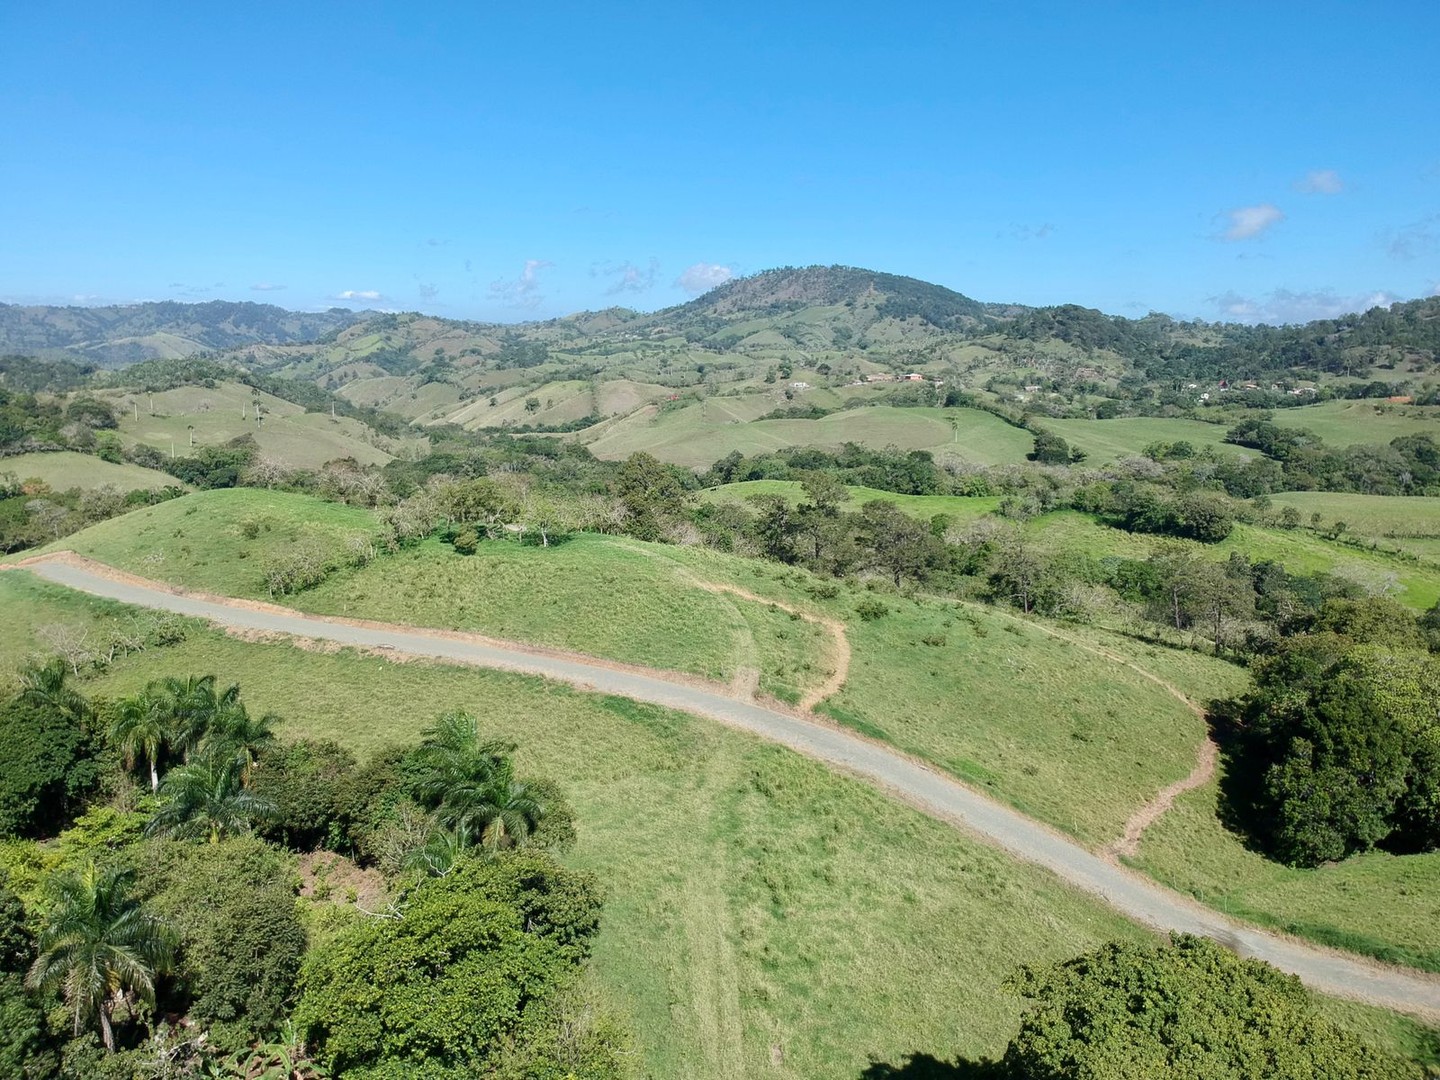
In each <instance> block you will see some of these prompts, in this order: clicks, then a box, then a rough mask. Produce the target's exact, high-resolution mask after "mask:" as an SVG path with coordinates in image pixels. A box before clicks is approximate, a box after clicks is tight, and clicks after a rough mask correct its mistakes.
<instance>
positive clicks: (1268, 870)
mask: <svg viewBox="0 0 1440 1080" xmlns="http://www.w3.org/2000/svg"><path fill="white" fill-rule="evenodd" d="M1217 794H1218V792H1217V786H1216V785H1215V784H1213V783H1212V784H1210V785H1207V786H1206V787H1204V788H1201V789H1199V790H1196V791H1194V792H1191V793H1189V794H1187V795H1185V796H1183V797H1181V798H1180V800H1179V801H1177V803H1176V804H1175V808H1174V809H1173V810H1171V812H1170V813H1169V814H1167V815H1166V816H1165V817H1163V818H1161V819H1160V821H1159V822H1158V823H1157V824H1156V825H1155V826H1153V827H1152V828H1151V830H1150V831H1149V832H1148V833H1146V835H1145V839H1144V841H1143V843H1142V844H1141V848H1140V856H1139V859H1138V860H1136V865H1138V866H1139V867H1140V868H1141V869H1143V870H1145V871H1146V873H1149V874H1151V875H1152V876H1154V877H1155V878H1156V879H1158V880H1160V881H1163V882H1164V883H1165V884H1167V885H1170V886H1172V887H1174V888H1176V889H1179V890H1180V891H1182V892H1188V893H1190V894H1192V895H1194V896H1195V897H1196V898H1198V899H1199V900H1201V901H1203V902H1204V903H1206V904H1208V905H1210V906H1211V907H1215V908H1219V909H1221V910H1222V911H1228V912H1230V913H1231V914H1234V915H1237V916H1239V917H1241V918H1244V919H1249V920H1251V921H1252V922H1258V923H1260V924H1262V925H1265V926H1273V927H1277V928H1279V929H1282V930H1286V931H1289V932H1290V933H1294V934H1299V935H1301V936H1303V937H1307V938H1311V939H1313V940H1316V941H1320V942H1323V943H1325V944H1330V945H1335V946H1337V947H1340V948H1346V949H1352V950H1354V951H1357V952H1365V953H1369V954H1371V955H1375V956H1379V957H1381V958H1382V959H1385V960H1390V961H1392V962H1395V963H1403V964H1410V965H1412V966H1416V967H1423V968H1426V969H1427V970H1430V971H1440V852H1431V853H1429V854H1426V855H1405V856H1396V855H1388V854H1385V853H1384V852H1371V853H1369V854H1366V855H1358V856H1355V857H1352V858H1349V859H1346V860H1345V861H1344V862H1343V863H1337V864H1334V865H1330V866H1322V867H1320V868H1318V869H1315V870H1303V869H1293V868H1291V867H1286V866H1281V865H1279V864H1277V863H1274V862H1271V861H1270V860H1269V859H1266V858H1265V857H1264V856H1262V855H1260V854H1258V853H1256V852H1253V851H1249V850H1247V849H1246V848H1245V846H1244V845H1243V844H1242V843H1241V842H1240V840H1239V839H1238V838H1237V837H1235V836H1234V835H1233V834H1232V833H1230V832H1228V831H1226V829H1225V828H1224V826H1222V825H1221V824H1220V821H1219V819H1218V818H1217V817H1216V812H1215V811H1216V799H1217Z"/></svg>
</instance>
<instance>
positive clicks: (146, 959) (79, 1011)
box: [25, 863, 174, 1051]
mask: <svg viewBox="0 0 1440 1080" xmlns="http://www.w3.org/2000/svg"><path fill="white" fill-rule="evenodd" d="M134 876H135V874H134V871H133V870H118V869H111V870H108V871H104V872H102V871H100V870H98V869H96V867H95V865H94V864H93V863H92V864H89V865H87V866H85V867H83V868H82V869H80V870H78V871H72V872H67V873H57V874H56V875H54V876H53V877H52V878H51V879H50V881H49V883H48V888H49V893H50V898H51V901H52V907H51V910H50V913H49V916H48V917H47V919H46V921H45V925H44V926H43V927H42V928H41V930H40V935H39V937H38V938H37V939H36V945H37V947H38V950H39V956H38V957H36V959H35V963H34V964H32V965H31V967H30V973H29V974H28V975H27V976H26V979H25V982H26V985H27V986H29V987H30V988H31V989H32V990H59V991H60V993H61V995H62V996H63V997H64V999H65V1004H66V1006H67V1007H68V1008H69V1010H70V1012H71V1014H72V1016H73V1017H74V1025H75V1034H76V1035H79V1034H80V1032H81V1031H82V1030H83V1028H84V1026H85V1025H86V1024H88V1023H89V1022H91V1021H93V1020H95V1019H96V1018H97V1017H98V1018H99V1021H100V1033H101V1035H102V1037H103V1038H104V1040H105V1049H106V1050H110V1051H113V1050H114V1049H115V1032H114V1030H113V1029H112V1027H111V1023H110V1014H111V1012H112V1010H113V1009H114V1008H115V1005H116V1004H118V1003H119V1002H120V1001H122V1000H124V997H125V995H126V994H127V993H132V994H134V995H135V996H136V997H138V998H140V999H141V1000H142V1001H145V1002H147V1003H150V1004H154V1001H155V976H156V975H159V974H162V973H163V972H165V971H166V970H167V969H168V968H169V966H170V961H171V958H172V956H173V955H174V944H173V940H172V938H171V935H170V933H169V931H168V929H167V928H166V926H165V925H164V923H162V922H161V921H160V920H159V919H157V918H155V917H154V916H153V915H150V914H147V913H146V912H145V910H144V909H143V908H142V907H141V906H140V903H139V901H138V900H135V899H133V898H132V897H131V896H130V886H131V884H132V882H133V880H134Z"/></svg>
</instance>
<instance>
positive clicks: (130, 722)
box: [110, 692, 170, 791]
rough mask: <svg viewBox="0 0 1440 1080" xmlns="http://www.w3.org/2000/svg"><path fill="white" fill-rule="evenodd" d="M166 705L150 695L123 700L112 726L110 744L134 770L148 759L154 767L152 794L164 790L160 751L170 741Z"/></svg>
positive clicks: (151, 780) (142, 693)
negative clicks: (141, 759) (161, 778)
mask: <svg viewBox="0 0 1440 1080" xmlns="http://www.w3.org/2000/svg"><path fill="white" fill-rule="evenodd" d="M169 734H170V723H169V717H168V716H167V715H166V711H165V703H164V702H163V701H161V700H160V699H158V698H156V697H154V696H153V695H151V694H150V693H148V692H141V693H139V694H135V695H133V696H131V697H127V698H121V699H120V701H119V703H118V707H117V709H116V712H115V719H114V720H113V721H111V724H110V741H111V742H112V743H114V744H115V747H116V749H118V750H119V751H120V754H121V756H122V757H123V758H124V760H125V767H126V768H127V769H133V768H134V767H135V763H136V762H137V761H138V760H139V759H140V758H142V757H143V758H144V759H145V760H146V761H147V762H149V764H150V790H151V791H159V790H160V751H161V749H163V748H164V746H165V744H166V742H167V741H168V739H169Z"/></svg>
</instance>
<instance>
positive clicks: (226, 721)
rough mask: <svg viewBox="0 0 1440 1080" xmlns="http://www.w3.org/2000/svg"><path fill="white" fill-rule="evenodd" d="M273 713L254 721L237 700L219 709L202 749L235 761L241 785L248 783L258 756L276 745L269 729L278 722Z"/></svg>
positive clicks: (212, 720) (211, 722) (272, 733)
mask: <svg viewBox="0 0 1440 1080" xmlns="http://www.w3.org/2000/svg"><path fill="white" fill-rule="evenodd" d="M278 719H279V717H277V716H276V715H275V714H274V713H266V714H265V715H264V716H262V717H260V718H259V719H256V718H255V717H252V716H251V715H250V712H249V710H248V709H246V708H245V706H244V705H243V704H242V703H241V702H239V701H236V700H233V699H232V700H231V701H230V702H229V703H228V704H227V705H224V706H222V707H221V708H220V709H219V710H218V711H217V712H216V713H215V715H214V717H213V718H212V719H211V721H210V728H209V731H208V732H207V733H206V735H205V740H204V749H205V751H206V752H207V753H209V752H211V751H213V752H214V753H217V754H221V755H225V754H228V755H230V756H232V757H234V759H235V763H236V764H237V765H238V766H239V767H240V782H241V783H242V784H249V783H250V773H251V772H252V771H253V770H254V768H255V762H256V760H257V759H258V758H259V756H260V754H261V753H263V752H264V751H265V750H267V749H269V748H270V747H272V746H274V745H275V732H274V730H273V729H272V725H273V724H274V723H275V721H276V720H278Z"/></svg>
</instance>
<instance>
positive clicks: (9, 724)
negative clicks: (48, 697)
mask: <svg viewBox="0 0 1440 1080" xmlns="http://www.w3.org/2000/svg"><path fill="white" fill-rule="evenodd" d="M0 746H3V747H4V748H5V752H4V753H3V754H0V836H38V835H50V834H53V833H55V832H57V831H59V830H60V829H61V828H63V827H64V826H65V824H66V823H67V822H68V821H69V820H70V819H71V817H72V816H73V815H74V814H75V813H76V812H77V811H78V810H79V808H80V804H81V802H82V801H83V799H84V798H85V796H86V795H88V794H89V793H90V791H91V790H92V789H93V788H94V787H95V783H96V781H97V780H98V779H99V775H100V768H99V765H98V764H97V763H96V761H95V759H94V749H93V747H92V746H91V745H90V743H89V740H88V739H87V737H86V734H85V732H84V731H82V730H81V729H80V727H79V726H78V725H77V724H76V723H75V721H74V720H73V719H72V718H71V717H69V716H66V715H64V714H62V713H60V712H59V711H57V710H54V709H51V708H49V707H47V706H45V705H40V704H31V703H29V702H26V701H23V700H21V699H20V698H12V699H10V700H9V701H8V702H6V703H4V704H3V705H0Z"/></svg>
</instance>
